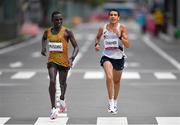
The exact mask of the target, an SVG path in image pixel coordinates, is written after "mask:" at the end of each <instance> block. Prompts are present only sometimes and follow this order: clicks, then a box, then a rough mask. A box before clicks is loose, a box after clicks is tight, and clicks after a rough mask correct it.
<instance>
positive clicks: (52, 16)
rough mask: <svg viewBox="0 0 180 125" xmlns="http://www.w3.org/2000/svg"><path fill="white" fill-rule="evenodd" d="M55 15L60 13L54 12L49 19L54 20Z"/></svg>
mask: <svg viewBox="0 0 180 125" xmlns="http://www.w3.org/2000/svg"><path fill="white" fill-rule="evenodd" d="M57 14H61V12H59V11H54V12H53V13H52V14H51V19H53V18H54V15H57Z"/></svg>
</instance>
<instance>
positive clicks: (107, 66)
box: [103, 61, 113, 100]
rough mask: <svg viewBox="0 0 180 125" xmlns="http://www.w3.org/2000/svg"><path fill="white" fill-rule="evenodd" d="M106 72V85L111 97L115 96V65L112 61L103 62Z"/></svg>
mask: <svg viewBox="0 0 180 125" xmlns="http://www.w3.org/2000/svg"><path fill="white" fill-rule="evenodd" d="M103 68H104V72H105V74H106V85H107V90H108V96H109V99H110V100H111V99H112V96H113V66H112V64H111V62H109V61H105V62H104V63H103Z"/></svg>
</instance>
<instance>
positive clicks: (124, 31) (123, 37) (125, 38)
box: [120, 25, 129, 48]
mask: <svg viewBox="0 0 180 125" xmlns="http://www.w3.org/2000/svg"><path fill="white" fill-rule="evenodd" d="M120 31H121V40H122V43H123V45H124V46H125V47H126V48H129V40H128V31H127V28H126V26H124V25H121V26H120Z"/></svg>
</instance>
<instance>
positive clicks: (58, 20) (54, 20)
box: [52, 14, 63, 27]
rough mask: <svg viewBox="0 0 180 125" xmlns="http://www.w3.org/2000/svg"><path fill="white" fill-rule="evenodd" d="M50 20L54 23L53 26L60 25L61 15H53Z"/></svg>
mask: <svg viewBox="0 0 180 125" xmlns="http://www.w3.org/2000/svg"><path fill="white" fill-rule="evenodd" d="M52 22H53V24H54V27H60V26H61V25H62V22H63V18H62V15H61V14H56V15H54V17H53V20H52Z"/></svg>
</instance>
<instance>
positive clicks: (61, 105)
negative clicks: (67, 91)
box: [58, 100, 67, 112]
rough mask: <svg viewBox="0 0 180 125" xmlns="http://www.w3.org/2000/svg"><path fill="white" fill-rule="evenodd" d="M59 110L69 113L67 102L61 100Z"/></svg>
mask: <svg viewBox="0 0 180 125" xmlns="http://www.w3.org/2000/svg"><path fill="white" fill-rule="evenodd" d="M58 108H59V112H67V106H66V103H65V100H60V104H59V106H58Z"/></svg>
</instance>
